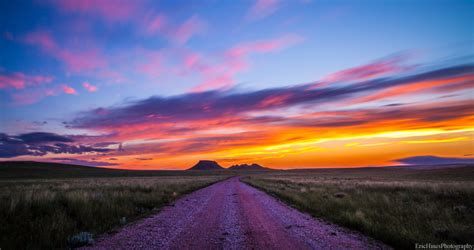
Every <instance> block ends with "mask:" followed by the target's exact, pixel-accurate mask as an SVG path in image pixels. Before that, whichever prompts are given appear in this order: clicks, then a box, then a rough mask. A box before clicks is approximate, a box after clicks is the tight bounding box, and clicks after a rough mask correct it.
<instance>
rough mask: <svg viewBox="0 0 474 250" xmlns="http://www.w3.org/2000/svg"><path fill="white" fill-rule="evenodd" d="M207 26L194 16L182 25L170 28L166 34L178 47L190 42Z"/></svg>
mask: <svg viewBox="0 0 474 250" xmlns="http://www.w3.org/2000/svg"><path fill="white" fill-rule="evenodd" d="M205 26H206V23H205V22H204V20H202V19H201V18H199V17H198V16H196V15H194V16H192V17H190V18H189V19H187V20H186V21H184V22H183V23H182V24H181V25H178V26H176V27H173V28H168V29H167V31H166V33H165V34H166V35H167V36H168V37H169V38H170V39H171V40H173V41H174V42H175V43H177V44H178V45H183V44H185V43H186V42H188V40H189V39H191V37H193V36H194V35H196V34H199V33H200V32H201V31H202V30H203V29H204V27H205Z"/></svg>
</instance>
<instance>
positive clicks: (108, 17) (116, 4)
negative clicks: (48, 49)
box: [50, 0, 143, 22]
mask: <svg viewBox="0 0 474 250" xmlns="http://www.w3.org/2000/svg"><path fill="white" fill-rule="evenodd" d="M50 2H51V3H52V4H53V5H54V6H56V7H57V8H58V9H59V10H60V11H63V12H69V13H80V14H83V15H85V16H89V17H90V16H98V17H101V18H103V19H104V20H105V21H108V22H117V21H124V20H129V19H130V18H132V17H134V16H135V15H136V14H137V13H139V10H140V8H141V7H142V6H141V4H142V3H143V1H140V0H138V1H129V0H67V1H62V0H52V1H50Z"/></svg>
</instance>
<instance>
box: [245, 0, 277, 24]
mask: <svg viewBox="0 0 474 250" xmlns="http://www.w3.org/2000/svg"><path fill="white" fill-rule="evenodd" d="M278 7H279V3H278V0H256V1H255V4H254V5H252V6H251V7H250V9H249V10H248V12H247V16H246V18H247V19H248V20H251V21H254V20H258V19H262V18H265V17H267V16H269V15H271V14H273V13H274V12H275V11H276V10H277V9H278Z"/></svg>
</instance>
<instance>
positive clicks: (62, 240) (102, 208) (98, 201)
mask: <svg viewBox="0 0 474 250" xmlns="http://www.w3.org/2000/svg"><path fill="white" fill-rule="evenodd" d="M224 178H225V176H192V177H191V176H174V177H172V176H163V177H126V178H81V179H62V180H57V179H56V180H54V179H50V180H19V181H1V182H0V225H1V226H0V248H1V249H52V248H67V247H68V243H67V240H68V238H69V237H71V236H73V235H76V234H78V233H80V232H90V233H92V234H93V235H94V236H96V235H98V234H101V233H104V232H106V231H109V230H112V229H114V228H117V227H119V226H122V225H123V224H124V223H127V222H130V221H133V220H136V219H137V218H141V217H143V216H146V215H149V214H151V213H154V212H157V211H158V210H159V209H160V208H161V207H163V206H164V205H166V204H168V203H170V202H172V201H173V200H175V199H176V198H177V197H179V196H181V195H183V194H186V193H189V192H191V191H194V190H196V189H199V188H202V187H204V186H207V185H210V184H211V183H214V182H216V181H218V180H222V179H224Z"/></svg>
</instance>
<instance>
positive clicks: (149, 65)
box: [137, 51, 164, 77]
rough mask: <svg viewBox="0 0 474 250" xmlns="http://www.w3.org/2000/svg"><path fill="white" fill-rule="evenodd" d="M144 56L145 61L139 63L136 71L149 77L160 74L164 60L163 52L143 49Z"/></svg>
mask: <svg viewBox="0 0 474 250" xmlns="http://www.w3.org/2000/svg"><path fill="white" fill-rule="evenodd" d="M144 56H145V57H146V62H145V63H140V64H139V65H138V67H137V71H138V72H140V73H144V74H146V75H148V76H151V77H158V76H160V75H161V73H162V67H163V66H162V65H163V61H164V56H163V54H162V53H161V52H159V51H158V52H156V51H145V52H144Z"/></svg>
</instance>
